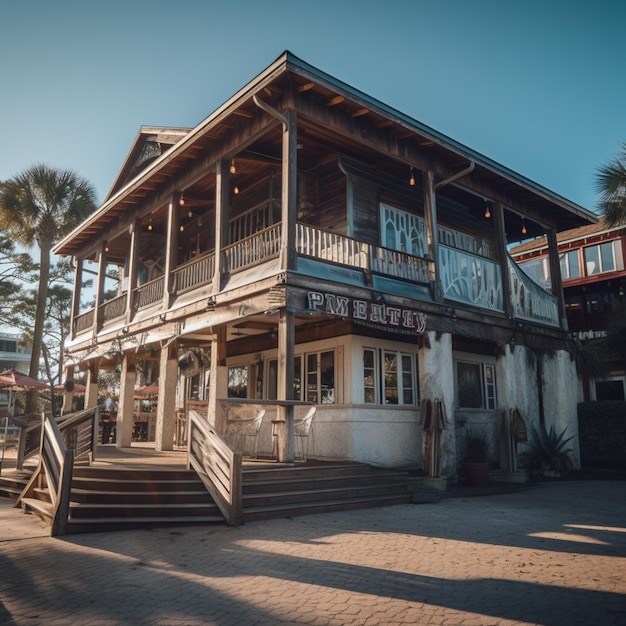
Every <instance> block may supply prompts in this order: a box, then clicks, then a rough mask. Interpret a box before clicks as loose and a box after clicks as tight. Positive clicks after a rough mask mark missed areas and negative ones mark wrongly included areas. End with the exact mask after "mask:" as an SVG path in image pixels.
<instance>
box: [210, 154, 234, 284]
mask: <svg viewBox="0 0 626 626" xmlns="http://www.w3.org/2000/svg"><path fill="white" fill-rule="evenodd" d="M229 174H230V172H229V164H228V162H227V161H226V160H225V159H221V160H219V161H218V162H217V166H216V176H215V274H214V275H213V289H212V293H214V294H217V293H219V292H220V291H221V290H222V276H223V275H224V274H225V273H226V271H227V268H226V267H225V259H224V256H223V252H222V250H223V249H224V246H227V245H228V204H229V181H230V175H229Z"/></svg>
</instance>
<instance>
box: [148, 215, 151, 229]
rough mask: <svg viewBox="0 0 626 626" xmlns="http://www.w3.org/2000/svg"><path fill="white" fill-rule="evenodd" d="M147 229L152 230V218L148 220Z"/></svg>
mask: <svg viewBox="0 0 626 626" xmlns="http://www.w3.org/2000/svg"><path fill="white" fill-rule="evenodd" d="M148 230H152V218H150V219H149V220H148Z"/></svg>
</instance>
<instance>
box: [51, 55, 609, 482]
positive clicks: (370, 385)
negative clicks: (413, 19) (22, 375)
mask: <svg viewBox="0 0 626 626" xmlns="http://www.w3.org/2000/svg"><path fill="white" fill-rule="evenodd" d="M596 221H597V220H596V218H595V216H594V215H593V214H592V213H590V212H589V211H587V210H586V209H584V208H582V207H580V206H578V205H576V204H574V203H572V202H570V201H568V200H567V199H565V198H563V197H561V196H559V195H558V194H555V193H553V192H552V191H550V190H549V189H546V188H545V187H543V186H541V185H539V184H537V183H535V182H533V181H531V180H529V179H527V178H525V177H523V176H521V175H519V174H517V173H515V172H513V171H511V170H510V169H508V168H506V167H504V166H502V165H500V164H498V163H496V162H494V161H492V160H491V159H489V158H488V157H486V156H483V155H481V154H479V153H477V152H476V151H474V150H472V149H471V148H468V147H466V146H464V145H462V144H460V143H458V142H456V141H454V140H453V139H451V138H449V137H446V136H445V135H442V134H441V133H439V132H437V131H435V130H433V129H431V128H429V127H427V126H425V125H424V124H421V123H420V122H418V121H417V120H415V119H413V118H411V117H409V116H407V115H405V114H403V113H401V112H399V111H396V110H394V109H393V108H391V107H390V106H388V105H386V104H384V103H383V102H380V101H378V100H375V99H374V98H371V97H370V96H368V95H367V94H365V93H362V92H360V91H359V90H358V89H355V88H353V87H351V86H350V85H347V84H345V83H343V82H341V81H339V80H338V79H336V78H334V77H332V76H329V75H328V74H326V73H324V72H322V71H320V70H319V69H317V68H315V67H312V66H311V65H309V64H308V63H306V62H305V61H303V60H301V59H299V58H297V57H295V56H294V55H293V54H291V53H289V52H285V53H284V54H282V55H281V56H280V57H279V58H278V59H277V60H276V61H275V62H274V63H272V64H271V65H270V66H269V67H268V68H267V69H266V70H264V71H263V72H261V74H259V75H258V76H257V77H256V78H254V79H253V80H251V81H250V82H249V83H248V84H247V85H245V86H244V87H243V88H242V89H241V90H240V91H238V92H237V93H235V94H234V95H233V96H232V97H231V98H230V99H229V100H228V101H227V102H225V103H224V104H223V105H222V106H221V107H220V108H218V109H217V110H216V111H214V112H213V113H211V114H210V115H209V116H208V117H207V118H206V119H205V120H203V121H202V122H201V123H200V124H198V126H196V127H195V128H192V129H181V128H161V127H144V128H142V129H141V130H140V132H139V134H138V135H137V137H136V138H135V141H134V143H133V145H132V147H131V149H130V152H129V154H128V157H127V158H126V160H125V161H124V163H123V164H122V166H121V169H120V172H119V175H118V177H117V179H116V180H115V181H114V183H113V186H112V188H111V190H110V192H109V194H108V196H107V198H106V199H105V201H104V203H103V204H102V206H101V207H100V208H99V209H98V210H97V212H96V213H95V214H94V215H92V216H91V217H90V218H89V219H88V220H87V221H85V222H84V223H83V224H82V225H81V226H80V227H78V228H77V229H76V230H75V231H74V232H72V233H71V234H70V235H68V236H67V237H66V238H65V239H64V240H63V241H62V242H60V243H59V244H58V246H57V247H56V249H55V253H56V254H59V255H63V256H65V257H71V258H72V259H73V261H74V265H75V267H76V281H75V293H74V307H73V316H72V330H71V336H70V337H69V339H68V341H67V344H66V351H67V358H68V361H67V363H69V364H70V366H69V367H68V371H67V375H68V376H69V377H71V376H72V375H73V373H74V368H80V369H82V370H85V371H86V373H87V377H88V385H87V398H86V406H93V405H94V404H95V403H96V397H97V372H98V370H99V369H100V368H111V367H116V366H117V367H120V368H121V393H120V399H119V407H118V424H117V445H118V446H120V447H126V446H130V445H131V444H132V440H133V435H132V434H133V430H134V423H135V422H136V420H137V415H136V414H135V413H134V409H133V406H134V390H135V387H136V386H137V385H138V384H141V385H150V384H155V383H157V384H158V399H157V402H156V412H155V418H154V419H155V424H154V426H155V427H154V445H155V447H156V449H157V450H167V449H171V448H172V447H173V446H174V445H175V442H176V441H177V440H178V441H180V438H179V437H178V434H177V416H178V417H179V418H180V416H181V415H184V412H185V410H186V407H187V406H188V405H189V402H190V401H193V402H195V403H196V404H195V405H194V406H204V408H203V411H204V412H205V414H206V417H207V419H208V420H209V421H210V422H211V423H212V424H214V425H215V426H216V428H217V429H218V430H222V431H223V430H225V424H226V423H227V422H228V420H232V419H234V418H236V417H246V416H248V417H251V416H253V415H258V414H259V412H260V411H264V417H263V423H262V425H261V429H260V432H259V435H258V441H257V442H256V445H257V446H258V447H257V450H258V454H259V455H268V456H269V455H274V456H276V457H277V458H278V459H279V460H287V461H288V460H291V459H293V456H294V449H295V447H294V432H293V428H292V425H293V420H294V417H295V418H296V419H297V418H298V416H299V415H301V414H302V413H303V412H305V411H308V410H310V408H311V407H315V408H316V411H315V415H314V421H313V426H312V429H311V436H310V439H309V441H308V442H307V445H308V446H309V449H308V456H309V457H314V458H317V459H320V460H348V461H361V462H366V463H371V464H375V465H381V466H412V467H423V468H424V470H425V471H426V472H427V473H430V474H442V475H446V476H448V477H454V476H456V474H457V470H458V466H459V464H460V462H461V460H462V454H463V440H464V435H465V433H466V432H467V430H468V429H469V428H471V427H473V426H474V425H477V426H480V427H481V428H482V429H484V430H486V431H487V432H489V436H490V452H491V458H492V460H493V461H494V463H496V464H497V463H500V465H501V466H502V467H503V468H504V469H511V467H510V466H511V465H512V463H511V462H510V453H511V449H510V445H511V442H510V437H509V435H508V434H503V433H508V432H509V429H508V426H507V425H508V424H509V419H510V416H511V415H512V413H513V412H514V411H515V409H517V411H518V414H520V415H522V416H523V418H524V420H525V422H526V423H527V424H533V423H538V422H540V421H544V422H546V423H547V424H549V425H551V424H555V425H556V426H557V428H558V429H559V430H560V429H562V428H565V427H568V428H569V429H570V432H571V431H572V430H573V431H574V432H576V394H575V393H572V385H573V381H575V379H576V367H575V363H574V360H573V356H572V350H571V337H570V333H569V331H568V327H567V322H566V307H565V301H564V299H563V288H562V284H561V280H560V273H559V271H558V267H559V251H558V247H557V233H558V232H559V231H562V230H568V229H573V228H580V227H583V226H587V225H588V224H590V223H595V222H596ZM528 237H546V241H547V256H546V258H547V261H546V262H547V263H548V264H549V266H550V267H551V269H552V271H551V272H550V280H549V283H548V284H546V283H540V282H535V281H533V280H532V279H531V278H530V277H529V276H527V275H526V274H525V273H524V272H523V271H522V270H521V269H520V268H519V267H518V266H517V264H516V263H515V262H514V261H513V259H512V258H511V256H510V254H509V253H508V248H509V247H510V245H511V244H513V243H515V242H517V241H520V240H522V239H526V238H528ZM88 277H92V278H94V280H95V285H96V290H95V305H94V303H93V301H92V300H91V299H90V298H87V297H86V294H85V293H84V290H83V289H82V285H83V283H84V281H85V280H86V278H88ZM88 302H89V303H88ZM87 303H88V304H87ZM198 402H200V404H198ZM202 402H204V404H202ZM574 462H575V464H576V463H578V459H574Z"/></svg>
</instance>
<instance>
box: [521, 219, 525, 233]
mask: <svg viewBox="0 0 626 626" xmlns="http://www.w3.org/2000/svg"><path fill="white" fill-rule="evenodd" d="M525 234H526V222H525V221H524V218H522V235H525Z"/></svg>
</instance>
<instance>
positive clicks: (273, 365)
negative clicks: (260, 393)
mask: <svg viewBox="0 0 626 626" xmlns="http://www.w3.org/2000/svg"><path fill="white" fill-rule="evenodd" d="M293 365H294V373H293V398H294V400H302V357H300V356H296V357H294V360H293ZM277 397H278V361H277V360H276V359H270V360H269V361H268V363H267V399H268V400H276V398H277Z"/></svg>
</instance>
